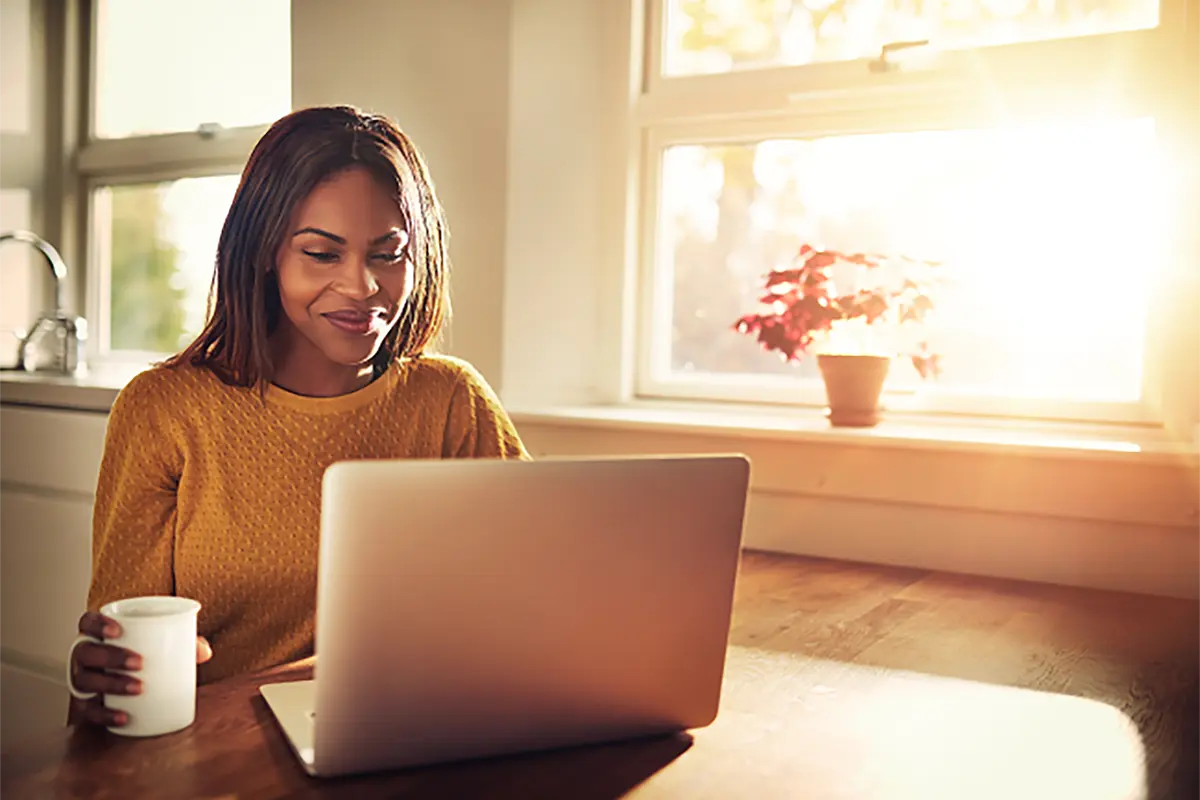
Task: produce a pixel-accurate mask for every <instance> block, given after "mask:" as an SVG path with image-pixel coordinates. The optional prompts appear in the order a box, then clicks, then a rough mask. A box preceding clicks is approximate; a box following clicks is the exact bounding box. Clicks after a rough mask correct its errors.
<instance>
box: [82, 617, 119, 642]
mask: <svg viewBox="0 0 1200 800" xmlns="http://www.w3.org/2000/svg"><path fill="white" fill-rule="evenodd" d="M79 632H80V633H82V634H84V635H86V636H94V637H96V638H97V639H106V638H107V639H115V638H116V637H118V636H120V635H121V626H120V625H118V624H117V622H116V620H112V619H109V618H108V617H106V616H104V615H102V614H98V613H96V612H95V611H88V612H86V613H84V615H83V616H82V617H80V618H79Z"/></svg>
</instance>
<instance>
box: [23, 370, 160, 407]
mask: <svg viewBox="0 0 1200 800" xmlns="http://www.w3.org/2000/svg"><path fill="white" fill-rule="evenodd" d="M149 366H150V364H149V363H146V364H120V365H105V366H100V367H88V368H87V369H86V370H85V371H83V372H80V373H79V374H76V375H56V374H52V373H45V372H32V373H31V372H19V371H16V370H4V371H0V403H4V404H6V405H29V406H44V407H48V408H69V409H73V410H78V411H94V412H97V413H101V414H107V413H108V412H109V410H110V409H111V408H112V404H113V401H114V400H116V399H117V394H118V393H119V392H120V391H121V389H123V388H124V387H125V384H127V383H129V381H131V380H132V379H133V377H134V376H135V375H137V374H138V373H140V372H144V371H145V370H146V369H148V368H149Z"/></svg>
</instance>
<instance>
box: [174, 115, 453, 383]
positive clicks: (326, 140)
mask: <svg viewBox="0 0 1200 800" xmlns="http://www.w3.org/2000/svg"><path fill="white" fill-rule="evenodd" d="M349 167H363V168H365V169H367V170H369V171H370V173H371V174H372V175H373V176H374V177H375V179H376V180H378V181H379V182H380V183H381V184H382V185H383V186H384V187H386V188H387V189H388V191H390V192H391V193H392V196H393V197H394V198H395V200H396V203H397V204H398V205H399V207H400V211H401V213H402V214H403V216H404V220H405V224H406V225H407V228H408V235H409V242H408V248H409V258H410V259H411V260H412V262H413V273H414V286H413V292H412V294H411V295H410V296H409V298H408V301H407V302H406V303H405V306H404V309H403V311H402V312H401V315H400V320H399V321H398V322H397V323H396V325H395V327H394V328H392V330H391V331H390V332H389V333H388V335H387V337H386V338H385V339H384V342H383V345H382V347H380V350H379V352H378V353H377V354H376V355H375V358H374V367H375V369H376V370H377V371H382V370H383V369H385V368H386V366H387V365H388V363H390V362H391V361H393V360H395V359H399V358H405V357H416V356H419V355H421V354H422V353H423V352H424V351H425V349H426V348H427V347H429V346H430V344H431V342H432V341H433V340H434V339H436V337H437V336H438V334H439V333H440V331H441V328H442V326H443V324H444V323H445V320H446V317H447V315H448V313H449V298H448V296H447V280H448V278H447V275H448V272H449V255H448V252H447V247H448V243H449V242H448V239H449V232H448V230H447V227H446V220H445V215H444V213H443V211H442V207H441V204H440V203H439V202H438V199H437V194H436V192H435V191H434V187H433V181H432V180H431V179H430V177H429V171H428V169H427V167H426V166H425V161H424V159H423V158H422V157H421V154H420V152H419V151H418V150H417V148H416V146H415V145H414V144H413V143H412V141H410V140H409V138H408V137H407V136H405V135H404V133H403V132H402V131H401V130H400V128H399V127H398V126H397V125H396V123H394V122H392V121H391V120H390V119H388V118H387V117H384V116H380V115H375V114H366V113H363V112H362V111H360V110H358V109H356V108H352V107H350V106H323V107H317V108H306V109H302V110H300V111H295V112H293V113H291V114H289V115H287V116H286V117H284V118H282V119H280V120H279V121H278V122H276V123H275V124H274V125H272V126H271V128H270V130H268V131H267V132H266V134H264V135H263V137H262V139H260V140H259V142H258V144H257V145H255V147H254V152H253V153H251V154H250V160H249V161H248V162H247V163H246V168H245V170H243V172H242V178H241V182H240V183H239V184H238V188H237V193H236V194H234V197H233V203H232V204H231V205H230V208H229V214H228V215H227V216H226V217H225V224H224V226H223V227H222V228H221V238H220V241H219V243H218V245H217V259H216V273H215V275H214V277H213V289H212V296H211V299H210V302H211V306H210V307H211V314H210V317H209V320H208V323H207V324H206V325H205V327H204V330H203V331H201V332H200V335H199V336H197V337H196V340H195V341H194V342H192V343H191V344H190V345H189V346H188V347H187V348H186V349H185V350H184V351H183V352H181V353H179V354H178V355H175V356H173V357H172V358H170V359H168V361H167V362H166V364H167V365H168V366H172V365H179V364H192V365H194V366H205V367H208V368H209V369H211V370H212V371H213V372H214V373H216V375H217V376H218V377H219V378H220V379H221V380H222V381H224V382H225V383H228V384H233V385H236V386H264V385H265V383H266V382H268V381H270V380H271V377H272V364H271V354H270V350H269V348H268V344H267V342H268V338H269V337H270V335H271V333H272V332H273V331H274V330H275V327H276V326H277V325H278V324H279V321H280V317H281V315H282V314H283V307H282V305H281V303H280V298H279V284H278V283H277V281H276V278H275V269H274V267H275V259H276V257H277V254H278V253H279V250H280V247H281V246H282V244H283V242H284V240H285V239H286V238H287V236H288V233H289V231H288V226H289V225H290V224H291V221H292V215H293V213H294V211H295V210H296V207H297V206H298V205H299V204H300V203H301V202H302V201H303V200H304V198H306V197H307V196H308V194H309V192H311V191H312V190H313V188H315V187H316V186H317V184H319V183H321V182H322V181H323V180H325V179H326V178H329V177H331V176H333V175H334V174H336V173H338V172H340V171H342V170H344V169H347V168H349Z"/></svg>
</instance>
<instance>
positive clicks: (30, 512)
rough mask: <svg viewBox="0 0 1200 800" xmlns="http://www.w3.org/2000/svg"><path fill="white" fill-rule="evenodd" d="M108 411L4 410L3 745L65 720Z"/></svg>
mask: <svg viewBox="0 0 1200 800" xmlns="http://www.w3.org/2000/svg"><path fill="white" fill-rule="evenodd" d="M107 424H108V415H107V414H104V413H100V412H87V411H64V410H57V409H42V408H35V407H31V406H15V405H2V406H0V743H2V744H3V745H5V746H7V745H10V744H12V743H13V741H14V740H15V739H19V738H23V737H26V736H35V735H38V734H41V733H45V732H46V731H47V730H49V729H51V728H53V727H56V726H60V725H62V724H63V722H64V721H65V719H66V708H67V691H66V686H65V682H64V679H63V676H64V672H65V670H66V651H67V647H68V646H69V645H70V643H71V640H72V639H73V638H74V636H75V626H76V623H77V622H78V619H79V615H80V613H82V612H83V610H84V606H85V604H86V602H87V589H88V582H89V580H90V577H91V563H92V552H91V551H92V545H91V518H92V503H93V493H94V491H95V488H96V476H97V474H98V472H99V469H100V457H101V454H102V452H103V449H104V433H105V428H106V426H107Z"/></svg>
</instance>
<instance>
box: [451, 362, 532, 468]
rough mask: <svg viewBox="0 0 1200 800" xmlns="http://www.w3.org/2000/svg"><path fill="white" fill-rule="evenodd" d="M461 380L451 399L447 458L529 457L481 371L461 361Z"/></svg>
mask: <svg viewBox="0 0 1200 800" xmlns="http://www.w3.org/2000/svg"><path fill="white" fill-rule="evenodd" d="M459 367H460V370H459V374H458V380H457V383H456V385H455V387H454V394H453V395H452V396H451V398H450V412H449V415H448V417H447V419H446V435H445V440H444V444H443V454H444V455H445V456H446V457H447V458H505V459H521V460H529V458H530V456H529V453H528V452H526V450H525V445H524V444H523V443H522V442H521V437H520V436H519V435H518V434H517V429H516V427H515V426H514V425H513V423H512V420H511V419H509V417H508V413H507V412H506V411H505V410H504V407H503V406H501V405H500V398H498V397H497V396H496V393H495V392H494V391H493V390H492V387H491V386H489V385H488V383H487V381H486V380H484V378H483V376H482V375H480V374H479V372H478V371H477V370H476V369H475V368H474V367H472V366H471V365H469V364H467V363H466V362H460V363H459Z"/></svg>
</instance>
